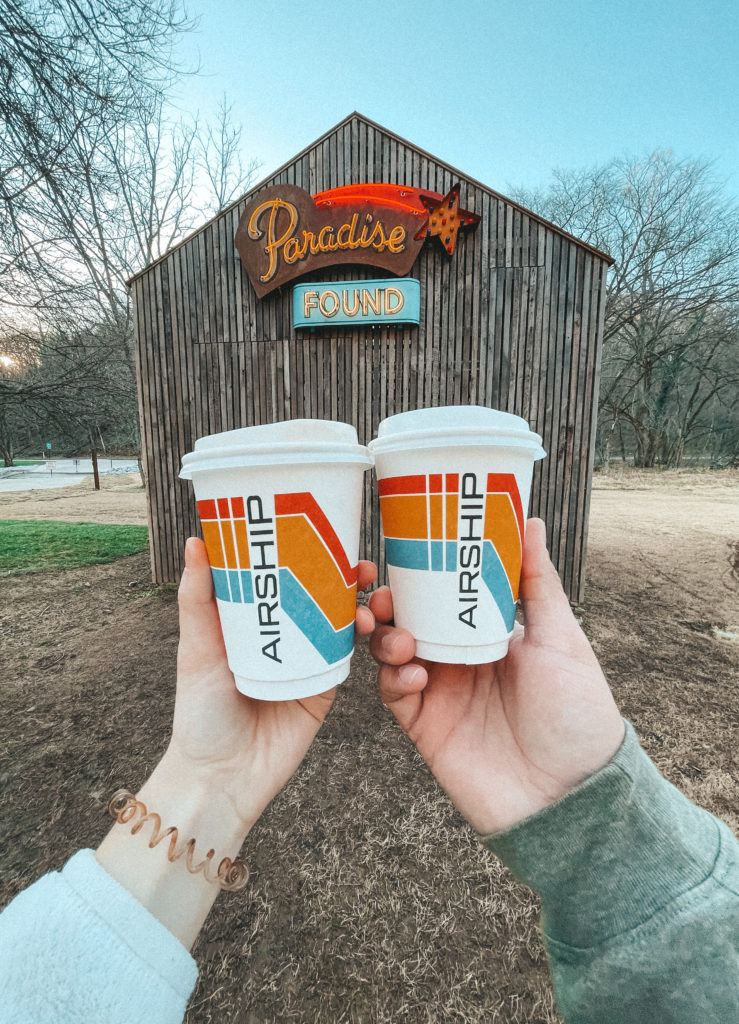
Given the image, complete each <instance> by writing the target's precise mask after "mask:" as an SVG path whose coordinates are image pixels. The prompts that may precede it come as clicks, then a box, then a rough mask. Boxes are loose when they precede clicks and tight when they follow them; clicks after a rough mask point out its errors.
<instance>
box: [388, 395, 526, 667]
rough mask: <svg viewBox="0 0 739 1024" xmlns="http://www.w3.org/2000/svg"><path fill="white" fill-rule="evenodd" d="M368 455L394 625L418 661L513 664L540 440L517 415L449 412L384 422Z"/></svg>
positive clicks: (471, 409) (467, 409) (466, 409)
mask: <svg viewBox="0 0 739 1024" xmlns="http://www.w3.org/2000/svg"><path fill="white" fill-rule="evenodd" d="M369 449H370V451H371V453H372V455H373V456H374V460H375V468H376V472H377V480H378V488H379V495H380V512H381V516H382V527H383V534H384V537H385V557H386V561H387V568H388V576H389V581H390V589H391V590H392V594H393V606H394V610H395V623H396V625H398V626H402V627H403V628H404V629H407V630H409V632H411V633H412V634H413V636H414V637H415V638H416V652H417V654H418V656H419V657H421V658H428V659H430V660H433V661H441V662H447V663H451V664H465V665H477V664H482V663H485V662H490V661H497V660H499V659H500V658H503V657H505V655H506V653H507V651H508V641H509V638H510V636H511V633H512V631H513V625H514V621H515V614H516V602H517V600H518V587H519V580H520V575H521V559H522V554H523V537H524V530H525V522H526V514H527V509H528V504H529V495H530V492H531V477H532V473H533V468H534V462H535V461H536V460H537V459H541V458H544V456H545V454H546V453H545V452H544V449H543V448H542V446H541V438H540V437H539V435H538V434H534V433H533V432H532V431H531V430H529V426H528V424H527V423H526V421H525V420H523V419H521V418H520V417H519V416H512V415H511V414H510V413H505V412H498V411H497V410H495V409H487V408H483V407H481V406H447V407H444V408H436V409H418V410H415V411H413V412H406V413H400V414H399V415H397V416H391V417H389V418H388V419H386V420H383V421H382V423H380V427H379V430H378V433H377V438H376V439H375V440H374V441H372V442H370V445H369Z"/></svg>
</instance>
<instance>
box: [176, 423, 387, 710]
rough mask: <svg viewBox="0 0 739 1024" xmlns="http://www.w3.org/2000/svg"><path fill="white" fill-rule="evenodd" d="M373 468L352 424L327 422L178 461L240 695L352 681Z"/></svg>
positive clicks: (211, 442) (289, 693)
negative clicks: (365, 497) (365, 505)
mask: <svg viewBox="0 0 739 1024" xmlns="http://www.w3.org/2000/svg"><path fill="white" fill-rule="evenodd" d="M371 464H372V460H371V458H370V456H369V454H368V452H367V449H366V448H364V447H363V446H361V445H359V444H358V443H357V432H356V430H355V429H354V427H352V426H349V425H348V424H346V423H335V422H330V421H327V420H290V421H287V422H284V423H274V424H270V425H267V426H259V427H246V428H244V429H241V430H231V431H227V432H225V433H222V434H211V435H210V436H209V437H203V438H200V439H199V440H198V441H196V442H195V449H194V451H193V452H192V453H190V454H189V455H185V457H184V458H183V460H182V471H181V473H180V477H181V478H183V479H185V480H192V482H193V487H194V489H195V498H196V502H197V509H198V516H199V518H200V523H201V527H202V532H203V539H204V540H205V544H206V547H207V550H208V559H209V561H210V565H211V572H212V575H213V584H214V587H215V593H216V600H217V604H218V612H219V615H220V619H221V627H222V629H223V639H224V641H225V644H226V653H227V655H228V663H229V666H230V668H231V670H232V672H233V674H234V678H235V680H236V686H237V687H238V689H239V690H240V691H241V692H242V693H245V694H247V695H248V696H250V697H257V698H259V699H261V700H291V699H294V698H300V697H310V696H312V695H313V694H316V693H322V692H323V691H324V690H328V689H330V688H331V687H332V686H336V685H337V684H338V683H341V682H343V681H344V680H345V679H346V677H347V676H348V674H349V663H350V660H351V656H352V653H353V650H354V614H355V609H356V598H357V582H356V581H357V558H358V552H359V529H360V523H361V505H362V483H363V477H364V473H365V472H366V470H367V468H368V467H369V466H370V465H371Z"/></svg>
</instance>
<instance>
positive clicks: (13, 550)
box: [0, 519, 148, 576]
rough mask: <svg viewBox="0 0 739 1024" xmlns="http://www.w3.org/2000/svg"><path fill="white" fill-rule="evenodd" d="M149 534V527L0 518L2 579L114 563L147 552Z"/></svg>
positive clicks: (0, 570) (0, 566)
mask: <svg viewBox="0 0 739 1024" xmlns="http://www.w3.org/2000/svg"><path fill="white" fill-rule="evenodd" d="M147 533H148V531H147V529H146V527H145V526H110V525H109V524H103V523H58V522H46V521H39V522H35V521H31V520H28V519H0V576H16V575H20V574H21V573H29V572H45V571H47V570H51V569H76V568H78V567H79V566H81V565H96V564H98V563H100V562H113V561H115V559H116V558H123V557H125V556H126V555H135V554H137V553H138V552H139V551H143V550H144V548H145V547H146V544H147Z"/></svg>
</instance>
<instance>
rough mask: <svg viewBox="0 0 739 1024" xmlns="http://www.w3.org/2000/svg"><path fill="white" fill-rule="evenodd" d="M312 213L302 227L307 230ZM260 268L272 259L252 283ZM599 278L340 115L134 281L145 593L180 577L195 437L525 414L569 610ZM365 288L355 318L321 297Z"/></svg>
mask: <svg viewBox="0 0 739 1024" xmlns="http://www.w3.org/2000/svg"><path fill="white" fill-rule="evenodd" d="M348 186H353V187H352V188H349V187H348ZM262 197H265V201H262ZM352 210H353V211H354V212H353V213H352V212H351V211H352ZM293 211H294V212H293ZM357 211H359V212H357ZM378 211H379V212H378ZM381 215H382V216H383V217H385V224H386V226H385V227H383V224H379V225H378V224H377V221H378V220H380V219H381ZM281 217H282V218H283V220H282V221H281V220H280V218H281ZM321 217H323V221H322V222H321V223H322V226H321V227H318V226H317V224H318V221H320V220H321ZM447 217H449V218H450V220H449V224H451V225H452V227H453V231H451V232H450V229H449V226H447ZM285 218H288V221H286V220H285ZM289 218H292V220H290V219H289ZM311 218H313V221H315V220H316V218H318V221H316V226H315V229H314V230H305V229H304V230H303V231H302V233H301V231H300V230H299V228H300V226H301V225H303V226H304V225H305V224H306V223H309V222H310V223H313V221H311ZM342 218H343V219H342ZM357 218H360V219H357ZM393 218H395V221H393ZM324 222H325V223H324ZM391 222H392V226H390V225H391ZM360 227H361V228H362V234H361V236H360ZM416 229H418V231H416ZM270 232H271V234H270ZM289 232H292V234H291V235H290V237H289V238H288V234H289ZM237 234H238V236H239V238H238V239H237ZM433 235H437V236H438V237H432V236H433ZM237 241H238V246H237ZM265 243H266V244H265ZM277 243H279V244H277ZM260 256H261V258H262V259H263V260H265V259H269V260H271V261H272V262H271V263H270V264H269V265H268V266H267V265H266V264H265V268H262V269H260V268H259V267H258V266H257V262H256V261H257V260H258V259H259V257H260ZM394 260H397V263H396V262H393V261H394ZM411 261H412V262H411ZM339 262H340V263H341V264H343V265H341V266H339V265H337V264H338V263H339ZM609 264H610V259H609V257H608V256H607V255H606V254H604V253H602V252H599V251H598V250H596V249H594V248H592V247H591V246H589V245H587V244H586V243H584V242H581V241H579V240H578V239H576V238H573V237H572V236H571V235H569V234H567V232H565V231H563V230H562V229H560V228H558V227H557V226H556V225H554V224H550V223H548V222H547V221H545V220H543V219H542V218H540V217H538V216H536V214H534V213H532V212H531V211H529V210H526V209H523V208H522V207H521V206H519V205H518V204H516V203H515V202H513V201H512V200H510V199H506V198H505V197H504V196H502V195H500V194H499V193H497V192H495V191H494V190H493V189H491V188H488V187H487V186H486V185H483V184H481V183H480V182H478V181H475V180H474V179H472V178H470V177H468V176H466V175H465V174H464V173H463V172H461V171H458V170H455V169H454V168H453V167H451V166H449V164H446V163H444V161H443V160H440V159H437V158H436V157H434V156H431V155H430V154H429V153H426V152H424V151H423V150H421V149H419V148H418V147H416V146H414V145H413V144H412V143H410V142H407V141H406V140H405V139H402V138H399V137H398V136H397V135H395V134H393V133H392V132H390V131H388V130H387V129H386V128H383V127H382V126H381V125H379V124H376V123H374V122H373V121H371V120H369V119H368V118H366V117H363V116H362V115H360V114H357V113H353V114H351V115H349V116H348V117H347V118H345V119H344V120H343V121H341V123H340V124H338V125H336V126H335V127H334V128H332V129H331V130H330V131H328V132H326V134H325V135H323V136H322V137H321V138H319V139H317V140H316V141H315V142H314V143H312V144H311V145H310V146H308V147H307V148H306V149H304V150H302V151H301V152H300V153H298V154H297V155H296V156H295V157H294V158H293V159H292V160H290V161H289V162H288V163H286V164H285V165H284V166H282V167H281V168H279V169H278V170H277V171H275V173H274V174H272V175H270V177H269V178H267V179H265V180H264V181H262V182H261V183H260V184H259V185H257V186H255V188H254V189H253V190H252V191H251V192H250V193H249V194H248V195H246V196H244V197H243V198H242V199H240V200H239V201H238V202H236V203H235V204H234V205H232V206H230V207H229V208H228V209H226V210H224V211H223V212H222V213H220V214H219V215H218V216H217V217H215V218H213V219H212V220H211V221H210V222H209V223H207V224H204V225H203V227H202V228H200V229H199V230H198V231H196V232H195V233H194V234H192V235H190V236H189V237H188V238H186V239H185V240H184V241H183V242H181V243H180V244H179V245H177V246H176V247H174V248H172V249H171V250H170V251H169V252H168V253H167V254H166V255H165V256H163V257H162V258H161V259H159V260H157V261H156V262H155V263H152V264H151V265H150V266H148V267H146V268H145V269H144V270H142V271H141V272H140V273H139V274H137V275H136V276H135V277H134V278H133V279H132V281H131V282H130V284H131V287H132V290H133V300H134V305H135V314H136V328H137V339H138V342H137V353H138V367H137V369H138V381H139V408H140V422H141V445H142V457H143V464H144V469H145V474H146V486H147V488H148V498H149V502H148V505H149V526H150V545H151V566H152V577H153V580H154V581H155V582H157V583H163V582H168V581H174V580H177V579H178V578H179V574H180V571H181V566H182V551H183V546H184V543H185V539H186V538H187V537H188V536H189V535H190V534H192V533H194V532H196V531H197V521H196V516H195V509H194V505H193V499H192V489H191V487H190V485H189V484H188V483H187V482H184V481H181V480H179V479H178V473H179V468H180V460H181V458H182V455H183V454H184V453H185V452H189V451H191V450H192V447H193V444H194V442H195V439H196V438H198V437H200V436H202V435H204V434H211V433H215V432H217V431H222V430H230V429H233V428H236V427H243V426H250V425H252V424H259V423H267V422H270V421H273V420H283V419H291V418H297V417H319V418H327V419H338V420H344V421H346V422H348V423H353V424H354V425H355V426H356V428H357V430H358V433H359V439H360V441H361V442H363V443H366V442H367V441H369V440H370V439H371V438H372V437H373V435H374V433H375V431H376V429H377V425H378V423H379V422H380V420H381V419H383V418H384V417H385V416H389V415H391V414H392V413H396V412H400V411H403V410H406V409H412V408H417V407H420V406H430V405H456V404H465V403H474V404H480V405H487V406H490V407H493V408H497V409H503V410H506V411H509V412H514V413H516V414H518V415H520V416H523V417H525V418H526V419H527V420H528V421H529V423H530V424H531V426H532V428H533V429H534V430H536V431H537V432H538V433H540V434H541V435H542V437H543V439H544V446H545V448H546V450H547V452H548V453H549V457H548V458H547V459H545V460H543V461H542V462H539V463H537V465H536V470H535V475H534V484H533V490H532V514H536V515H541V516H542V517H543V518H544V519H545V520H546V522H547V527H548V530H549V540H550V550H551V552H552V556H553V558H554V561H555V563H556V564H557V566H558V568H559V571H560V574H561V576H562V579H563V581H564V584H565V588H566V590H567V593H568V594H569V596H570V598H571V600H573V601H579V600H581V598H582V592H583V581H584V566H585V555H586V546H587V527H588V510H589V502H590V488H591V478H592V469H593V449H594V440H595V418H596V409H597V400H598V382H599V367H600V351H601V341H602V329H603V316H604V307H605V298H606V275H607V272H608V267H609ZM378 267H380V268H382V269H386V270H388V271H390V274H391V275H393V274H401V275H402V274H406V275H409V276H407V277H406V279H405V280H406V282H407V284H408V285H409V286H410V285H412V286H413V289H412V290H406V291H403V290H401V289H400V288H399V287H387V286H390V285H392V284H394V283H395V282H394V279H393V277H392V276H390V278H389V280H386V281H383V282H378V281H376V280H375V279H376V278H377V277H378V270H377V268H378ZM296 278H297V279H298V282H299V284H297V285H296V284H295V283H291V284H290V285H288V284H287V283H286V282H287V280H289V279H293V282H294V279H296ZM307 279H310V281H311V282H314V284H312V285H311V286H310V287H309V288H306V286H305V284H304V283H305V281H306V280H307ZM364 280H368V281H371V282H372V288H371V289H369V288H364V289H363V291H362V300H361V301H362V306H361V308H360V307H359V302H360V300H359V297H358V296H359V291H358V290H357V289H355V291H354V298H353V303H351V304H350V305H349V306H348V307H347V306H346V305H345V307H344V309H343V310H342V309H341V308H339V310H338V312H339V314H341V315H339V316H336V315H335V314H336V312H337V305H336V304H337V302H339V299H337V295H338V285H335V286H334V287H331V283H332V282H341V283H342V285H343V286H344V287H345V291H346V285H347V283H348V282H360V283H361V282H363V281H364ZM416 282H418V284H416ZM380 285H382V286H385V293H387V294H384V298H383V296H382V295H381V291H380V290H379V287H380ZM419 285H420V289H419ZM375 286H377V289H376V287H375ZM299 289H302V291H300V292H299ZM298 294H300V296H302V298H298V297H297V296H298ZM414 295H415V299H414ZM398 296H400V297H398ZM406 296H410V298H409V299H408V301H409V305H408V306H406V307H405V312H404V313H402V314H401V317H400V318H397V317H396V319H395V320H393V314H394V311H395V310H397V308H398V306H399V305H402V304H403V302H404V301H405V297H406ZM381 298H382V299H383V301H385V302H386V304H387V305H386V307H383V308H380V303H381ZM413 301H416V302H417V303H418V305H419V308H418V310H417V313H416V314H415V315H413V314H412V313H411V312H409V310H410V306H411V305H412V304H413ZM301 303H302V306H301V309H300V310H298V308H297V307H298V306H299V305H301ZM319 307H320V308H319ZM352 311H353V312H354V316H353V318H352V316H351V315H346V316H344V315H343V314H344V313H346V314H351V313H352ZM303 314H305V316H304V319H303V320H302V321H301V316H302V315H303ZM314 314H315V315H316V316H318V317H319V321H318V323H317V324H316V325H315V326H314V325H313V321H311V320H310V316H312V315H314ZM357 314H358V315H357ZM383 314H387V315H383ZM405 317H407V319H405ZM342 320H343V321H344V322H341V321H342ZM415 320H417V321H418V322H417V323H416V322H414V321H415ZM301 324H304V325H301ZM365 487H366V497H365V518H364V556H366V557H371V558H374V559H376V560H378V561H380V562H382V555H381V543H380V518H379V514H378V511H377V504H376V499H375V497H374V490H373V488H374V482H373V480H372V479H371V476H370V474H368V475H367V481H366V485H365Z"/></svg>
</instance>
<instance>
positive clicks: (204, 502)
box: [197, 498, 218, 519]
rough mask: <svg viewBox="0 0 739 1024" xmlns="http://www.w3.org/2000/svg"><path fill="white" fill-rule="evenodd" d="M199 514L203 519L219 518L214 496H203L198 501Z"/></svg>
mask: <svg viewBox="0 0 739 1024" xmlns="http://www.w3.org/2000/svg"><path fill="white" fill-rule="evenodd" d="M197 505H198V515H199V516H200V518H201V519H217V518H218V516H217V514H216V503H215V501H214V500H213V498H202V499H201V500H200V501H199V502H198V503H197Z"/></svg>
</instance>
